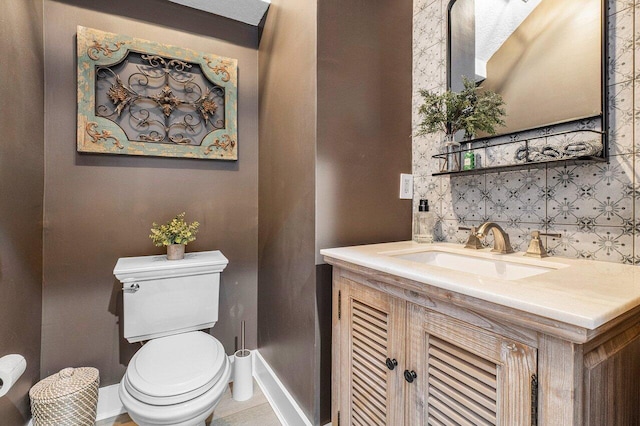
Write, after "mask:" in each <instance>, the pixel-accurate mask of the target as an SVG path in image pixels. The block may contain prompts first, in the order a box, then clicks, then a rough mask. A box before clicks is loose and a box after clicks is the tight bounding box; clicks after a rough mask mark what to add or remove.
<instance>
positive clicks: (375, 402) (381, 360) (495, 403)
mask: <svg viewBox="0 0 640 426" xmlns="http://www.w3.org/2000/svg"><path fill="white" fill-rule="evenodd" d="M327 261H328V262H329V263H331V264H333V265H334V269H333V359H332V363H333V365H332V368H333V378H332V381H333V389H332V424H334V425H340V426H346V425H366V426H369V425H391V426H399V425H411V426H414V425H415V426H418V425H420V426H422V425H504V426H519V425H548V426H556V425H575V426H582V425H589V426H595V425H615V426H623V425H629V426H631V425H640V314H639V313H638V310H637V309H635V310H632V311H630V312H628V313H627V314H625V315H622V316H621V317H620V318H617V319H616V320H614V321H611V322H610V323H608V324H605V325H604V326H602V327H601V328H599V329H596V330H586V329H581V328H579V327H575V326H569V325H567V324H563V323H558V322H555V321H551V320H549V319H546V318H542V317H536V316H535V315H533V314H530V313H526V312H521V311H516V310H514V309H511V308H509V307H504V306H500V305H496V304H492V303H489V302H486V301H482V300H478V299H474V298H471V297H467V296H464V295H461V294H457V293H453V292H449V291H445V290H442V289H440V288H437V287H434V286H429V285H425V284H422V283H416V282H413V281H411V280H407V279H404V278H400V277H397V276H393V275H389V274H385V273H382V272H378V271H375V270H372V269H368V268H363V267H361V266H357V265H354V264H350V263H347V262H343V261H340V260H336V259H331V258H328V259H327Z"/></svg>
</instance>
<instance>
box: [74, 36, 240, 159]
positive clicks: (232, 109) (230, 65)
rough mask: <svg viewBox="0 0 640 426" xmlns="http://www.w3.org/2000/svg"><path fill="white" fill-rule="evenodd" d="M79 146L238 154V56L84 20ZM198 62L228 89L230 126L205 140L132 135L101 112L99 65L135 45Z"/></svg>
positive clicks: (162, 154)
mask: <svg viewBox="0 0 640 426" xmlns="http://www.w3.org/2000/svg"><path fill="white" fill-rule="evenodd" d="M77 46H78V140H77V150H78V152H84V153H95V154H124V155H144V156H159V157H183V158H184V157H186V158H198V159H208V160H214V159H215V160H237V159H238V143H237V142H238V132H237V128H238V123H237V121H238V120H237V117H238V87H237V85H238V82H237V81H238V61H237V60H236V59H231V58H225V57H221V56H217V55H212V54H204V53H200V52H195V51H193V50H190V49H184V48H180V47H176V46H169V45H163V44H160V43H155V42H152V41H146V40H141V39H137V38H133V37H128V36H123V35H117V34H112V33H107V32H103V31H99V30H95V29H91V28H86V27H81V26H78V35H77ZM130 50H131V51H136V52H143V53H145V54H152V55H159V56H163V57H169V58H172V59H178V60H181V61H186V62H191V63H197V64H199V65H200V67H201V69H202V72H203V73H204V75H205V76H206V78H207V79H209V80H210V81H211V82H212V83H214V84H216V85H218V86H221V87H223V88H224V90H225V100H224V103H225V127H224V128H223V129H218V130H213V131H211V132H210V133H208V134H207V135H206V136H205V138H204V139H203V141H202V143H201V144H200V145H184V144H173V143H154V142H141V141H132V140H129V139H128V138H127V136H126V134H125V132H124V131H123V130H122V129H121V128H120V126H118V125H117V124H116V123H114V122H113V121H111V120H108V119H106V118H103V117H99V116H96V114H95V86H96V66H110V65H114V64H117V63H118V62H120V61H121V60H122V59H123V58H124V57H125V56H126V55H127V53H128V52H129V51H130Z"/></svg>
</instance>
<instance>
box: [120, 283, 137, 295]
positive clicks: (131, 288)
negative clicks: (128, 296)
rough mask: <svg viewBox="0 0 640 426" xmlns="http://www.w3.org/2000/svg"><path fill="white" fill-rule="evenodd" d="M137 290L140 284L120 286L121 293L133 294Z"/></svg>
mask: <svg viewBox="0 0 640 426" xmlns="http://www.w3.org/2000/svg"><path fill="white" fill-rule="evenodd" d="M138 290H140V284H138V283H132V284H131V285H129V287H125V286H122V291H124V292H125V293H135V292H137V291H138Z"/></svg>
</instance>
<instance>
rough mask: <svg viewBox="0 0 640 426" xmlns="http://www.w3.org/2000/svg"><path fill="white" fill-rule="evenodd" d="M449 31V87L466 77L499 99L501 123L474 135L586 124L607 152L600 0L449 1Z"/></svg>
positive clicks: (603, 9)
mask: <svg viewBox="0 0 640 426" xmlns="http://www.w3.org/2000/svg"><path fill="white" fill-rule="evenodd" d="M448 29H449V30H448V44H447V56H448V58H447V80H448V88H449V89H450V90H453V91H457V90H459V89H460V88H461V87H462V77H463V76H465V77H467V78H468V79H469V80H473V81H475V82H476V85H477V86H478V87H479V88H480V89H481V90H482V89H483V88H486V89H489V90H493V91H495V92H497V93H499V94H500V95H501V96H502V98H503V99H504V101H505V110H506V117H505V122H506V126H505V127H503V128H500V129H497V130H498V133H497V134H496V135H494V136H492V137H488V136H487V135H478V136H477V137H478V138H480V139H485V140H487V139H493V138H499V137H501V136H502V137H509V138H511V139H514V138H518V136H519V135H522V134H526V133H529V134H531V133H533V132H535V131H536V130H540V129H544V132H547V133H550V132H553V128H556V129H561V130H562V131H567V129H571V128H572V126H573V127H576V128H579V127H580V126H584V123H585V122H589V123H591V124H589V125H590V126H591V127H595V128H596V129H597V130H599V131H600V133H601V135H602V144H603V149H602V153H601V156H606V155H607V154H606V151H607V147H606V129H607V79H608V76H607V69H608V67H607V0H562V1H558V0H452V1H451V2H450V3H449V11H448ZM550 129H551V130H550ZM538 133H539V132H538Z"/></svg>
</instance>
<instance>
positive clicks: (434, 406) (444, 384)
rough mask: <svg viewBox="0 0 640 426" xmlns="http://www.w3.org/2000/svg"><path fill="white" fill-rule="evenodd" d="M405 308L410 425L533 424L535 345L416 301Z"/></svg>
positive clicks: (521, 425)
mask: <svg viewBox="0 0 640 426" xmlns="http://www.w3.org/2000/svg"><path fill="white" fill-rule="evenodd" d="M407 310H408V316H409V318H408V321H409V329H410V330H409V333H408V338H409V341H408V342H407V344H408V347H409V349H408V355H407V365H408V366H409V367H410V368H413V369H415V370H414V371H415V372H416V379H415V381H414V382H412V383H411V384H409V386H408V396H407V413H408V416H409V424H410V425H416V426H417V425H420V426H423V425H434V426H442V425H446V426H450V425H462V426H479V425H482V426H489V425H502V426H530V425H532V424H535V419H534V416H535V409H533V410H532V408H535V407H534V404H536V403H537V401H536V399H537V390H536V379H535V375H536V372H537V352H536V350H535V349H534V348H532V347H530V346H527V345H524V344H522V343H519V342H516V341H513V340H510V339H507V338H504V337H502V336H499V335H497V334H493V333H490V332H488V331H486V330H484V329H481V328H478V327H475V326H472V325H469V324H467V323H464V322H462V321H459V320H456V319H454V318H451V317H448V316H446V315H442V314H440V313H436V312H433V311H430V310H428V309H425V308H423V307H420V306H416V305H413V304H409V305H408V307H407ZM532 383H533V388H532ZM534 393H535V396H534V395H533V394H534ZM532 412H533V414H532Z"/></svg>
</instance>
